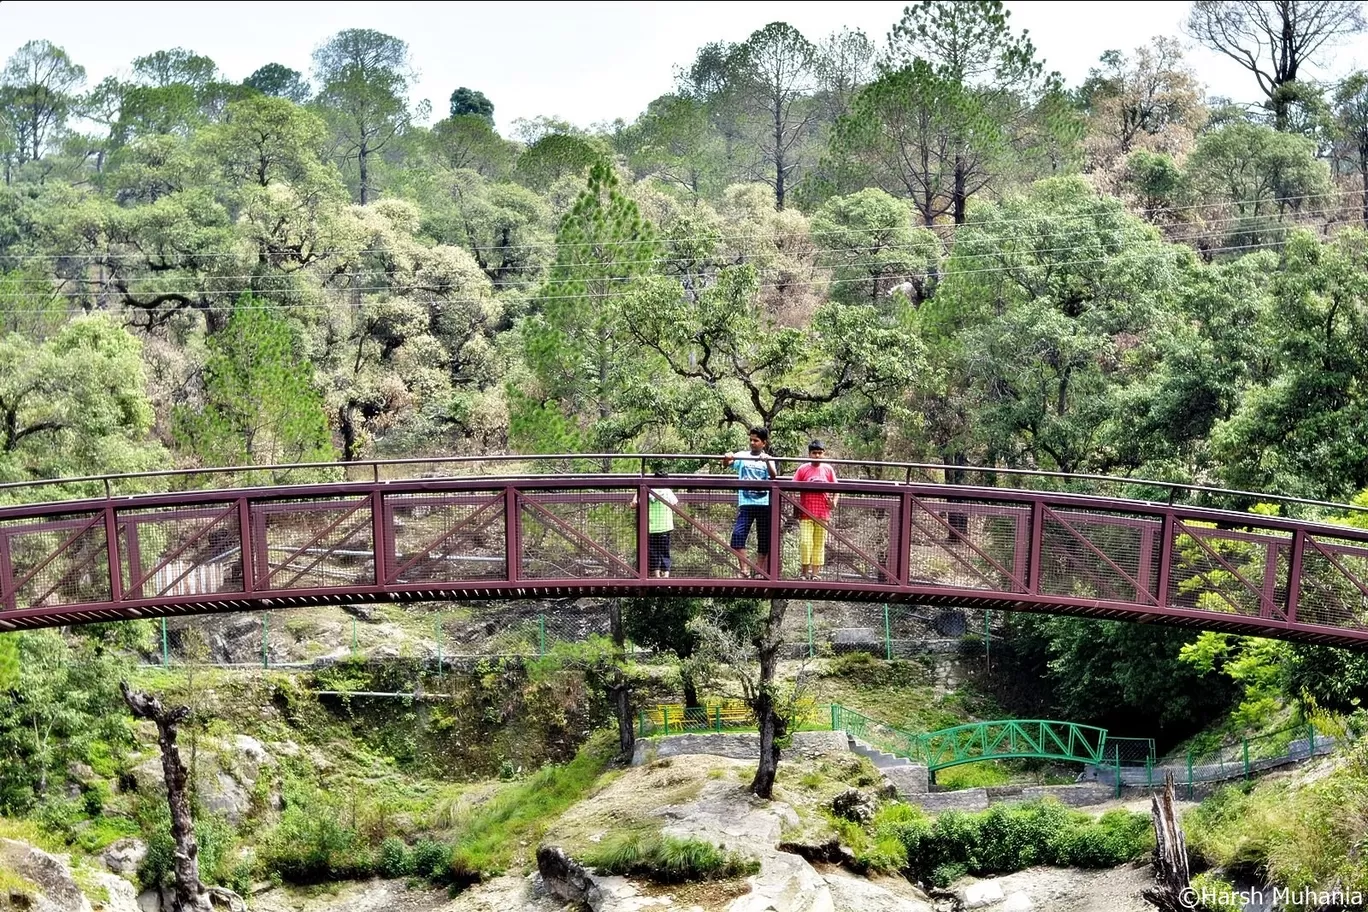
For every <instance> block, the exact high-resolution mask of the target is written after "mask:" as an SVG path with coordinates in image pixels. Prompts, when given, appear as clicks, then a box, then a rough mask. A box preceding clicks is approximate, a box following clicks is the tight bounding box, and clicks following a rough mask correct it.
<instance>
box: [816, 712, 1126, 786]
mask: <svg viewBox="0 0 1368 912" xmlns="http://www.w3.org/2000/svg"><path fill="white" fill-rule="evenodd" d="M831 727H832V728H833V729H843V730H845V731H846V732H848V733H850V734H851V735H853V736H855V737H856V738H859V739H860V740H861V741H864V742H865V743H866V744H869V745H871V746H874V747H877V748H879V749H881V750H885V751H888V752H889V753H893V754H897V755H898V756H901V757H906V758H908V759H909V760H915V761H918V762H920V763H925V764H926V766H927V769H928V770H930V771H931V772H935V771H936V770H940V769H946V768H947V767H951V766H959V765H961V764H965V763H978V762H980V761H984V760H1029V759H1037V760H1062V761H1066V762H1077V763H1088V764H1094V765H1096V764H1101V763H1103V762H1105V758H1106V756H1107V732H1106V729H1102V728H1097V727H1095V726H1091V725H1079V724H1077V723H1075V722H1059V721H1056V720H1052V719H1002V720H994V721H989V722H974V723H970V724H967V725H957V726H954V727H953V728H946V729H942V730H940V731H934V732H925V733H920V734H914V733H912V732H908V731H904V730H902V729H900V728H898V727H896V726H894V725H889V724H888V723H886V722H881V721H879V720H877V719H873V718H870V717H869V716H866V715H864V714H863V713H859V712H856V711H855V710H852V709H849V708H847V707H844V706H839V705H833V706H832V708H831Z"/></svg>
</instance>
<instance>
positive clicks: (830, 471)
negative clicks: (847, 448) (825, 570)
mask: <svg viewBox="0 0 1368 912" xmlns="http://www.w3.org/2000/svg"><path fill="white" fill-rule="evenodd" d="M825 455H826V447H824V446H822V442H821V441H820V440H814V441H812V442H811V443H809V444H808V458H809V459H811V460H812V461H811V462H805V463H803V464H802V465H801V466H799V467H798V471H797V472H794V473H793V480H794V481H822V482H826V483H828V484H835V483H836V470H835V469H834V468H832V466H831V465H830V464H828V463H825V462H823V461H822V457H823V456H825ZM835 505H836V493H835V492H827V491H800V492H799V493H798V563H800V564H801V565H802V570H801V571H800V574H801V576H802V578H803V579H809V580H812V579H816V578H817V575H818V574H819V573H821V572H822V565H823V564H825V563H826V533H827V530H826V526H825V525H823V524H822V523H827V524H830V522H831V508H832V507H833V506H835ZM818 520H821V522H818Z"/></svg>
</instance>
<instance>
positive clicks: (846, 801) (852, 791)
mask: <svg viewBox="0 0 1368 912" xmlns="http://www.w3.org/2000/svg"><path fill="white" fill-rule="evenodd" d="M876 810H878V806H877V802H876V800H875V798H874V796H872V795H868V794H865V793H864V792H862V791H860V790H859V789H857V788H848V789H846V790H845V791H844V792H841V794H839V795H837V796H836V797H835V798H832V799H831V813H833V814H835V815H836V816H837V817H840V818H842V819H844V820H850V821H853V822H855V823H869V821H871V820H873V819H874V812H875V811H876Z"/></svg>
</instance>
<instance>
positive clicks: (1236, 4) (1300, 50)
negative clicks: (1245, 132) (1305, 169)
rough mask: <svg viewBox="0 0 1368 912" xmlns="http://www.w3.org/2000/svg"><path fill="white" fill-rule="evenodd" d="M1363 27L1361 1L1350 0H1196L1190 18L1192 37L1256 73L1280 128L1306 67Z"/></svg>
mask: <svg viewBox="0 0 1368 912" xmlns="http://www.w3.org/2000/svg"><path fill="white" fill-rule="evenodd" d="M1364 28H1365V22H1364V18H1363V9H1362V4H1361V3H1357V2H1345V0H1197V2H1196V3H1193V4H1192V11H1191V12H1190V13H1189V14H1188V20H1187V31H1188V33H1189V34H1190V35H1192V37H1193V38H1195V39H1196V40H1197V41H1200V42H1201V43H1202V44H1204V45H1206V46H1207V47H1209V48H1211V49H1212V50H1213V51H1220V52H1221V53H1222V54H1225V55H1226V56H1227V57H1229V58H1230V59H1231V60H1234V61H1235V62H1236V63H1238V64H1239V65H1240V66H1242V67H1244V68H1245V69H1246V70H1249V72H1251V73H1253V74H1254V78H1255V80H1257V81H1258V83H1259V91H1261V92H1262V93H1263V94H1264V96H1265V98H1266V99H1267V105H1268V107H1269V108H1270V109H1271V110H1272V112H1273V124H1274V127H1275V128H1276V129H1278V130H1286V129H1287V128H1288V125H1289V115H1290V110H1289V109H1290V106H1291V103H1292V101H1293V100H1294V97H1293V96H1294V93H1295V88H1296V87H1295V84H1296V82H1297V81H1298V78H1299V77H1300V75H1301V72H1302V68H1303V67H1305V66H1307V65H1308V64H1312V63H1313V62H1314V58H1315V56H1316V54H1317V52H1319V51H1320V50H1321V49H1322V48H1324V47H1327V46H1329V45H1333V44H1335V43H1338V42H1340V41H1343V40H1344V39H1346V38H1348V37H1349V36H1350V35H1355V34H1358V33H1359V32H1361V31H1363V29H1364Z"/></svg>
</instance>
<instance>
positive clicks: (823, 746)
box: [632, 731, 850, 766]
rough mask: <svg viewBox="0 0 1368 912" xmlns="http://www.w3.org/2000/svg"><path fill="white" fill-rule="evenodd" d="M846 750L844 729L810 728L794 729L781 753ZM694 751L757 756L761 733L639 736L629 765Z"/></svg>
mask: <svg viewBox="0 0 1368 912" xmlns="http://www.w3.org/2000/svg"><path fill="white" fill-rule="evenodd" d="M849 753H850V745H849V743H848V742H847V739H846V735H845V732H839V731H835V732H833V731H810V732H794V734H793V737H792V739H791V742H790V745H789V746H788V747H786V748H784V750H783V752H782V756H783V757H784V758H786V759H794V758H798V759H802V760H816V759H819V758H822V757H830V756H835V755H841V754H849ZM693 754H706V755H708V756H712V757H728V758H730V759H732V760H756V759H759V757H760V736H759V735H758V734H756V733H755V732H690V733H688V734H683V735H667V736H666V737H663V738H640V739H638V740H637V742H636V749H635V751H634V752H633V754H632V765H633V766H641V765H643V764H645V763H648V762H651V761H654V760H663V759H665V758H666V757H682V756H688V755H693Z"/></svg>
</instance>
